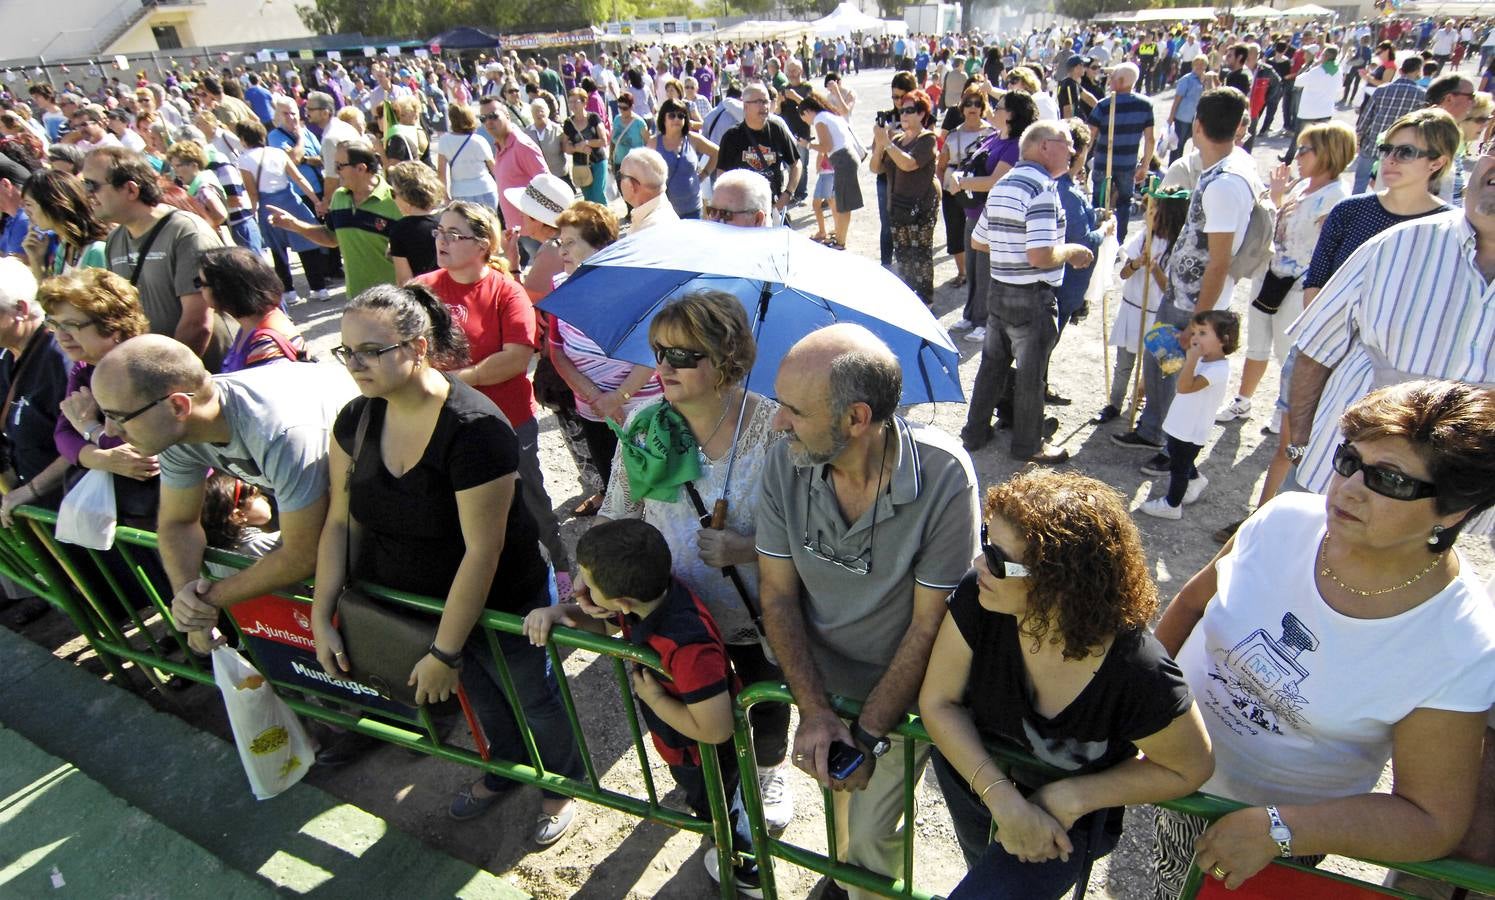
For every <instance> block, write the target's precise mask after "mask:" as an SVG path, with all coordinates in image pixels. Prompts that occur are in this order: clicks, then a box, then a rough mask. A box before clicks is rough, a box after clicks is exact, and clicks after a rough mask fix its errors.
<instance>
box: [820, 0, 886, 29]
mask: <svg viewBox="0 0 1495 900" xmlns="http://www.w3.org/2000/svg"><path fill="white" fill-rule="evenodd" d="M810 28H811V29H812V30H813V31H814V32H815V36H816V37H850V36H851V35H852V34H854V33H856V32H861V33H862V34H876V35H880V34H882V33H883V32H884V31H885V30H886V28H887V25H886V23H885V22H883V20H882V19H879V18H878V17H876V16H869V15H867V14H866V13H864V12H862V11H861V10H860V9H857V8H856V6H855V5H854V4H851V3H842V4H841V5H840V6H837V7H836V8H835V9H833V10H831V11H830V14H829V15H826V16H824V17H822V18H819V19H816V20H815V21H813V22H811V23H810Z"/></svg>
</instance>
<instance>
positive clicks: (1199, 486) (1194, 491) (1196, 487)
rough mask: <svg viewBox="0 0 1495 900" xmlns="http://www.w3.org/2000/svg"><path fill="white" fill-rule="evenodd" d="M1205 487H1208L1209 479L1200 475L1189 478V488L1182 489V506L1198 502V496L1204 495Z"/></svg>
mask: <svg viewBox="0 0 1495 900" xmlns="http://www.w3.org/2000/svg"><path fill="white" fill-rule="evenodd" d="M1207 487H1209V479H1208V478H1205V477H1204V476H1203V475H1202V474H1201V475H1197V476H1195V477H1193V478H1190V479H1189V486H1188V487H1187V488H1185V489H1184V505H1185V506H1188V505H1189V504H1190V503H1193V502H1194V501H1195V500H1198V499H1199V495H1200V494H1202V493H1204V489H1205V488H1207ZM1165 502H1166V501H1165Z"/></svg>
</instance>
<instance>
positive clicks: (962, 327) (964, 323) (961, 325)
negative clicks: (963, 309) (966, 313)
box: [950, 319, 976, 331]
mask: <svg viewBox="0 0 1495 900" xmlns="http://www.w3.org/2000/svg"><path fill="white" fill-rule="evenodd" d="M975 324H976V323H975V322H972V321H971V320H970V319H956V320H955V324H953V325H951V326H950V330H951V331H970V330H971V328H972V327H974V326H975Z"/></svg>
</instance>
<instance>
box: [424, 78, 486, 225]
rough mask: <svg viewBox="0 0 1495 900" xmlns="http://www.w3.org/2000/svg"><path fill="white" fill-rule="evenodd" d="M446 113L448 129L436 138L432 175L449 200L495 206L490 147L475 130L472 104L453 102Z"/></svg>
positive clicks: (476, 122) (476, 121)
mask: <svg viewBox="0 0 1495 900" xmlns="http://www.w3.org/2000/svg"><path fill="white" fill-rule="evenodd" d="M447 114H448V115H449V116H450V118H451V125H452V130H451V131H448V132H447V133H446V134H443V135H442V136H441V137H440V138H439V139H438V140H437V141H436V175H437V177H438V178H440V179H441V184H442V186H444V187H445V188H446V193H447V196H448V197H450V198H451V199H453V200H470V201H472V202H473V203H476V204H478V205H479V206H482V207H485V208H487V209H497V208H498V179H497V177H496V175H495V170H494V165H493V147H492V145H490V144H489V143H488V142H487V141H485V140H483V137H482V136H481V135H479V134H477V130H478V120H477V117H476V116H475V115H474V114H473V111H472V107H470V106H467V105H465V104H462V103H453V104H452V105H451V107H450V108H449V109H448V111H447Z"/></svg>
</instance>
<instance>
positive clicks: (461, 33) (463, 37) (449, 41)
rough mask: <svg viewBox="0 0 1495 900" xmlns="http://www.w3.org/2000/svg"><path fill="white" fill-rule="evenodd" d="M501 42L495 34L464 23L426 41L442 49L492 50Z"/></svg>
mask: <svg viewBox="0 0 1495 900" xmlns="http://www.w3.org/2000/svg"><path fill="white" fill-rule="evenodd" d="M502 42H503V41H502V39H501V38H499V36H498V35H496V34H490V33H489V32H486V31H484V30H483V29H481V28H473V27H472V26H470V25H464V26H462V27H461V28H453V29H452V30H451V31H443V32H442V33H441V34H438V35H436V36H435V37H433V38H431V40H430V41H428V42H427V43H430V44H435V45H436V46H438V47H440V48H441V49H443V50H492V49H493V48H494V47H497V46H499V44H501V43H502Z"/></svg>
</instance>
